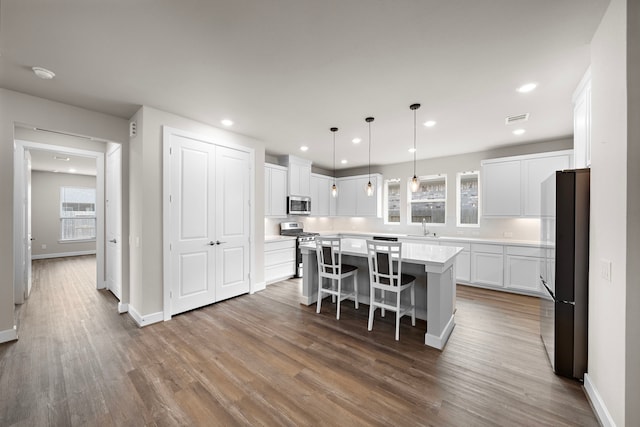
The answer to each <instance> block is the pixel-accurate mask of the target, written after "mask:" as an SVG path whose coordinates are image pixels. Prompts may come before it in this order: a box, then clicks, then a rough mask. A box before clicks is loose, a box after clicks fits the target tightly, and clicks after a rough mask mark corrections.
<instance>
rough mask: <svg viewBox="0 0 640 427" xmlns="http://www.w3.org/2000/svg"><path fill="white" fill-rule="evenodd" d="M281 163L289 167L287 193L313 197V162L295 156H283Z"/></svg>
mask: <svg viewBox="0 0 640 427" xmlns="http://www.w3.org/2000/svg"><path fill="white" fill-rule="evenodd" d="M280 163H282V164H283V165H286V166H287V169H288V181H289V186H288V191H287V195H288V196H306V197H311V162H310V161H309V160H305V159H301V158H299V157H295V156H282V157H281V158H280ZM311 204H313V201H312V202H311Z"/></svg>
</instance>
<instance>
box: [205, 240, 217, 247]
mask: <svg viewBox="0 0 640 427" xmlns="http://www.w3.org/2000/svg"><path fill="white" fill-rule="evenodd" d="M207 245H209V246H215V245H216V243H215V242H214V241H213V240H212V241H210V242H209V243H207Z"/></svg>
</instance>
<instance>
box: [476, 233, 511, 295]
mask: <svg viewBox="0 0 640 427" xmlns="http://www.w3.org/2000/svg"><path fill="white" fill-rule="evenodd" d="M503 273H504V256H503V246H502V245H490V244H484V243H482V244H476V243H474V244H472V245H471V282H472V283H474V284H479V285H489V286H494V287H502V286H503V283H504V282H503Z"/></svg>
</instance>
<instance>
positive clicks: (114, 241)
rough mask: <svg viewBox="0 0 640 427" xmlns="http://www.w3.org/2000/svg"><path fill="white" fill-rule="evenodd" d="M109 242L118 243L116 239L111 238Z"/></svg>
mask: <svg viewBox="0 0 640 427" xmlns="http://www.w3.org/2000/svg"><path fill="white" fill-rule="evenodd" d="M109 243H118V241H117V240H116V239H112V240H109Z"/></svg>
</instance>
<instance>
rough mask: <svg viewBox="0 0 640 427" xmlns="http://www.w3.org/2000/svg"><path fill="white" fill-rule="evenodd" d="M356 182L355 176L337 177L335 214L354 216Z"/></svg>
mask: <svg viewBox="0 0 640 427" xmlns="http://www.w3.org/2000/svg"><path fill="white" fill-rule="evenodd" d="M357 184H358V183H357V180H356V179H355V178H338V179H337V180H336V185H337V186H338V200H337V212H336V213H337V215H339V216H356V205H357V198H356V191H357Z"/></svg>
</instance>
